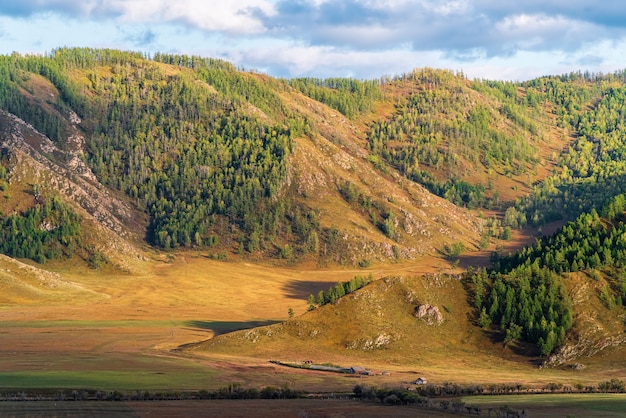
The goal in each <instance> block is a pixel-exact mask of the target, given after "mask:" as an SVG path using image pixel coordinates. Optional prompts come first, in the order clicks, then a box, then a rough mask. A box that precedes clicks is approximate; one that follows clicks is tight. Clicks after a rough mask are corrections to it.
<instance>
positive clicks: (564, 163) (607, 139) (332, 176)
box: [0, 48, 626, 265]
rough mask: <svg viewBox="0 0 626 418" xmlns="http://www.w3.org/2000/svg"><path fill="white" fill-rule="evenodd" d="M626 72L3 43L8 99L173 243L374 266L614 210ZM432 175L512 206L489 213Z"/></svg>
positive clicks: (156, 234) (159, 238) (13, 109)
mask: <svg viewBox="0 0 626 418" xmlns="http://www.w3.org/2000/svg"><path fill="white" fill-rule="evenodd" d="M623 79H624V74H622V73H616V74H612V75H594V74H570V75H567V76H561V77H544V78H540V79H536V80H531V81H528V82H524V83H511V82H499V81H487V80H474V81H472V80H468V79H467V78H466V77H465V76H464V75H463V74H462V73H457V74H455V73H452V72H449V71H442V70H433V69H420V70H415V71H413V72H411V73H408V74H404V75H401V76H396V77H393V78H383V79H380V80H369V81H368V80H353V79H341V78H333V79H326V80H322V79H312V78H306V79H304V78H303V79H293V80H279V79H273V78H271V77H268V76H265V75H261V74H256V73H253V72H242V71H238V70H237V69H236V68H234V67H233V66H232V65H231V64H229V63H227V62H224V61H221V60H214V59H210V58H201V57H188V56H177V55H169V54H156V55H154V56H152V57H148V56H144V55H142V54H139V53H131V52H121V51H114V50H95V49H67V48H61V49H57V50H54V51H52V52H50V53H49V54H47V55H45V56H21V55H19V54H12V55H10V56H2V57H0V92H1V94H0V108H2V109H3V110H5V111H6V112H10V113H12V114H15V115H17V116H18V117H20V118H22V119H23V120H25V121H26V122H28V123H30V124H31V125H32V126H33V127H34V128H35V129H37V130H38V131H40V132H42V133H43V134H45V135H46V136H48V137H49V138H51V139H52V140H53V141H54V143H55V146H57V147H59V149H60V150H63V151H64V152H67V153H68V155H69V156H70V157H64V156H61V154H58V153H57V154H55V153H53V154H50V156H49V157H50V158H56V161H57V162H61V161H62V160H63V159H67V158H78V159H79V160H80V161H83V162H84V163H86V164H87V165H88V167H89V169H90V170H91V171H92V172H93V175H94V179H96V180H97V181H98V182H100V183H102V184H103V185H105V186H106V187H108V188H109V189H110V190H112V191H115V192H116V193H118V192H119V193H120V194H119V196H123V197H124V199H125V200H126V201H127V202H128V203H129V204H131V205H132V206H133V207H134V208H135V209H136V210H137V211H138V212H140V213H143V214H145V224H144V225H143V227H144V228H145V231H146V236H145V239H146V240H147V241H148V242H149V243H150V244H153V245H155V246H157V247H159V248H163V249H173V248H207V247H208V248H215V249H216V251H217V250H219V251H226V252H238V253H240V254H248V255H257V254H264V255H265V256H271V257H279V258H283V259H286V260H292V261H293V260H297V259H301V258H303V257H309V256H310V257H313V258H318V257H321V258H326V259H328V260H329V261H334V262H340V263H352V264H363V265H367V264H368V263H369V262H370V261H369V260H370V259H385V258H386V259H394V258H395V259H398V258H412V257H414V256H416V255H419V254H424V253H443V254H447V253H448V251H446V248H448V249H449V248H451V246H452V245H453V244H458V248H464V249H469V250H471V249H474V248H478V247H479V248H481V249H484V248H488V247H489V245H492V244H494V240H496V239H501V238H504V239H507V238H509V237H510V235H511V233H510V229H506V228H505V227H507V228H520V227H523V226H525V225H527V224H533V225H535V226H540V225H542V224H544V223H546V222H550V221H552V220H556V219H570V220H571V219H575V218H576V216H578V215H579V214H581V213H583V212H586V211H589V210H591V209H592V208H596V210H600V208H601V206H602V205H603V204H605V203H606V202H607V201H608V199H610V198H611V197H612V196H614V195H616V194H619V193H623V192H624V191H626V190H625V189H624V186H622V185H623V184H624V182H623V181H622V179H623V176H624V172H623V167H622V165H623V164H622V162H621V159H622V154H623V150H622V148H620V147H622V146H623V141H622V140H621V137H622V135H621V132H622V129H623V109H622V108H621V107H622V106H623V104H624V102H625V101H624V100H623V97H622V96H624V91H626V90H624V89H626V87H624V80H623ZM336 112H338V113H336ZM77 138H78V139H77ZM3 167H4V169H5V171H6V172H7V173H8V174H7V175H5V179H4V180H3V181H5V182H6V186H5V187H9V185H10V184H11V181H10V177H11V176H10V172H11V167H10V163H9V159H8V158H7V157H5V159H4V162H3ZM398 174H400V175H402V176H403V177H405V178H406V180H403V181H400V180H399V179H398V177H397V176H398ZM420 186H424V187H425V188H426V189H427V190H429V191H430V192H432V193H434V194H436V195H438V196H440V197H442V198H445V199H447V200H448V201H450V202H451V203H453V204H454V205H456V206H458V207H465V208H468V209H477V210H484V209H488V210H495V211H496V214H497V213H499V214H500V215H502V216H499V217H496V216H493V217H491V218H490V219H488V221H486V222H484V223H483V224H482V225H481V222H482V221H479V220H478V219H477V218H475V217H473V215H471V214H468V213H467V212H464V211H463V210H458V209H450V208H452V206H450V207H444V204H443V203H439V201H437V202H438V203H437V204H436V205H432V204H428V203H427V202H428V199H429V197H427V196H428V195H427V194H425V191H424V190H423V189H421V187H420ZM9 200H10V199H9ZM33 203H35V202H33ZM31 206H32V205H31ZM435 207H436V208H437V209H436V210H435V209H434V208H435ZM23 209H24V210H25V209H26V208H23ZM439 212H441V213H442V214H443V213H448V214H450V219H445V217H444V216H443V215H442V214H440V213H439ZM505 212H506V213H505ZM341 213H343V214H344V215H346V216H345V217H341V216H337V214H341ZM453 213H454V214H453ZM451 219H453V220H452V221H451ZM141 222H144V220H141ZM481 229H482V235H483V238H482V240H481V239H480V234H481ZM437 231H439V232H437ZM339 237H343V240H344V242H343V243H342V242H341V241H340V240H339ZM479 241H480V242H479ZM359 242H367V243H370V244H365V246H363V245H362V244H359ZM359 246H360V247H361V248H365V249H366V251H365V255H359V254H357V251H356V248H358V247H359ZM382 254H384V255H382Z"/></svg>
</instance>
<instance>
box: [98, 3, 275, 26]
mask: <svg viewBox="0 0 626 418" xmlns="http://www.w3.org/2000/svg"><path fill="white" fill-rule="evenodd" d="M102 7H103V9H104V10H109V11H111V12H114V13H119V15H120V16H119V19H120V20H122V21H125V22H151V21H157V22H160V23H163V22H175V21H182V22H185V23H187V24H190V25H192V26H194V27H196V28H199V29H202V30H206V31H225V32H229V33H241V34H255V33H261V32H264V31H265V27H264V25H263V22H262V21H261V19H260V16H259V15H264V16H268V17H269V16H273V15H274V14H275V13H276V11H275V9H274V6H273V4H272V3H271V2H269V1H267V0H237V1H236V2H235V1H227V0H224V1H217V2H208V1H205V0H176V1H168V0H110V1H105V2H103V4H102Z"/></svg>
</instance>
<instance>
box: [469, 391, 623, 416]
mask: <svg viewBox="0 0 626 418" xmlns="http://www.w3.org/2000/svg"><path fill="white" fill-rule="evenodd" d="M463 401H464V402H466V403H467V404H468V405H479V406H481V407H482V410H483V413H484V412H485V411H487V410H488V409H492V410H494V411H495V410H497V409H499V408H501V407H503V406H508V407H511V408H513V409H517V410H526V411H527V412H528V414H529V416H532V417H557V416H558V417H623V416H626V394H621V393H620V394H617V393H589V394H586V393H582V394H579V393H576V394H573V393H571V394H522V395H497V396H468V397H465V398H463Z"/></svg>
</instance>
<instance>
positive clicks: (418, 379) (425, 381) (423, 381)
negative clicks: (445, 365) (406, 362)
mask: <svg viewBox="0 0 626 418" xmlns="http://www.w3.org/2000/svg"><path fill="white" fill-rule="evenodd" d="M426 383H428V381H427V380H426V379H424V378H423V377H418V378H417V380H416V381H415V382H413V384H414V385H425V384H426Z"/></svg>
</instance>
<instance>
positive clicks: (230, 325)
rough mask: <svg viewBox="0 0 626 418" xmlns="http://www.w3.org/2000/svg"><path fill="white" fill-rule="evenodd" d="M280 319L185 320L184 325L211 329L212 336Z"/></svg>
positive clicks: (261, 325) (259, 325) (270, 323)
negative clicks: (234, 320) (233, 320)
mask: <svg viewBox="0 0 626 418" xmlns="http://www.w3.org/2000/svg"><path fill="white" fill-rule="evenodd" d="M278 322H280V321H244V322H231V321H199V320H193V321H185V323H184V324H185V326H187V327H190V328H196V329H198V328H199V329H203V330H207V331H208V330H210V331H213V333H214V336H218V335H221V334H228V333H229V332H234V331H241V330H244V329H250V328H256V327H264V326H266V325H273V324H276V323H278Z"/></svg>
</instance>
